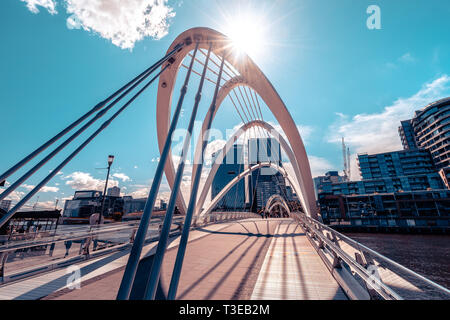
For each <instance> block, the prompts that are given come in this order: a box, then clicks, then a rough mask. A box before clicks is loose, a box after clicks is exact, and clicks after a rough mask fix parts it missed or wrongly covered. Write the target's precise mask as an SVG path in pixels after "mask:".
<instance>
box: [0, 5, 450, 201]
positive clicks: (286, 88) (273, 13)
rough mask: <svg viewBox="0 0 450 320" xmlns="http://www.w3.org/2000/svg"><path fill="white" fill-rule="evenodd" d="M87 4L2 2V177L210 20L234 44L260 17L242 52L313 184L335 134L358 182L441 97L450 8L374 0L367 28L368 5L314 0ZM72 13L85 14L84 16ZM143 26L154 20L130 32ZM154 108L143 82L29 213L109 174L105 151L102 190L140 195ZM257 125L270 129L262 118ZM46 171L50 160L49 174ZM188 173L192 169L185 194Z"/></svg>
mask: <svg viewBox="0 0 450 320" xmlns="http://www.w3.org/2000/svg"><path fill="white" fill-rule="evenodd" d="M100 2H102V1H100ZM83 3H85V2H83V1H76V0H72V1H66V0H46V1H43V0H10V1H3V2H2V3H1V4H0V19H1V21H2V22H1V23H2V28H1V30H0V35H1V36H2V39H3V47H4V48H5V50H3V51H2V52H1V53H0V70H2V77H1V78H0V86H1V87H2V88H3V89H2V91H1V92H0V98H1V101H2V106H1V111H2V120H3V121H2V125H3V126H2V129H3V130H2V132H3V135H2V137H3V141H2V150H3V152H2V157H1V158H0V171H2V172H3V171H5V170H6V169H8V168H9V167H10V166H11V165H13V164H14V163H16V162H17V161H18V160H20V159H21V158H22V157H23V156H25V155H26V154H27V153H29V152H30V151H31V150H33V149H34V148H36V147H37V146H39V145H40V144H42V142H43V141H45V140H46V139H48V138H50V137H51V136H53V135H54V134H55V133H57V132H58V131H59V130H61V128H63V127H64V126H65V125H67V124H68V123H69V122H70V121H72V120H73V119H74V118H76V117H77V116H79V115H81V114H82V113H83V112H85V111H87V110H88V109H89V108H91V107H92V106H94V105H95V104H96V103H98V102H99V101H101V100H102V99H103V98H105V97H106V96H107V95H109V94H110V93H111V92H113V91H114V90H115V89H117V88H119V87H120V86H121V85H122V84H123V83H125V82H126V81H128V80H129V79H131V78H132V77H133V76H135V75H136V74H138V73H140V72H141V71H142V70H143V69H144V68H145V67H147V66H148V65H150V64H151V63H152V62H154V61H156V60H157V59H158V58H159V57H160V56H161V55H162V54H163V53H164V52H166V50H167V48H168V46H169V45H170V43H171V42H172V41H173V39H174V38H175V37H176V36H177V35H178V34H179V33H181V32H183V31H184V30H186V29H188V28H191V27H195V26H206V27H211V28H214V29H217V30H218V31H221V32H224V33H226V34H229V35H230V36H233V35H234V36H236V30H237V31H239V30H242V28H244V27H247V28H252V25H248V24H239V22H242V21H238V20H239V19H240V20H245V19H246V18H248V17H250V18H253V19H256V20H257V22H258V23H259V24H260V25H261V24H264V23H265V22H270V23H265V26H264V28H262V27H261V30H259V33H258V34H259V36H261V38H263V39H266V40H267V41H266V42H267V43H266V47H265V48H262V49H261V48H260V50H254V51H255V52H253V50H252V52H249V54H250V55H251V56H252V58H253V59H254V60H255V62H256V63H257V64H258V65H259V66H260V68H261V70H262V71H263V72H264V73H265V74H266V75H267V77H268V78H269V79H270V81H271V82H272V84H273V85H274V87H275V88H276V90H277V91H278V92H279V93H280V96H281V98H282V99H283V100H284V102H285V103H286V105H287V106H288V109H289V111H290V113H291V114H292V117H293V119H294V120H295V121H296V123H297V125H298V128H299V131H300V134H301V135H302V138H303V140H304V142H305V145H306V149H307V152H308V155H309V159H310V163H311V169H312V174H313V176H317V175H323V174H324V173H325V172H326V171H330V170H338V171H339V172H342V170H343V164H342V163H343V159H342V152H341V138H342V137H345V140H346V143H347V144H348V145H349V147H350V150H351V153H352V155H351V160H352V161H351V165H352V170H351V171H352V178H353V179H357V178H359V177H358V175H359V170H358V169H357V166H356V154H357V153H361V152H367V153H380V152H389V151H395V150H399V149H401V146H402V143H401V140H400V138H399V136H398V131H397V129H398V127H399V126H400V121H403V120H407V119H411V118H412V117H413V116H414V112H415V111H416V110H420V109H422V108H423V107H425V106H426V105H428V104H429V103H431V102H434V101H436V100H439V99H441V98H445V97H448V96H450V43H449V42H448V40H447V38H448V35H447V33H448V30H449V29H450V28H449V27H450V22H449V21H448V16H449V14H450V3H448V1H433V2H432V3H426V2H424V1H419V0H416V1H395V2H392V1H386V0H380V1H376V4H377V5H378V6H379V7H380V9H381V13H382V15H381V19H382V28H381V29H380V30H370V29H368V28H367V26H366V20H367V18H368V17H369V15H368V14H367V13H366V9H367V7H368V6H369V5H372V4H374V3H373V1H365V0H363V1H359V2H358V3H357V4H355V3H354V2H353V1H350V0H347V1H340V2H339V3H334V2H332V3H327V4H326V5H324V4H323V3H318V2H317V1H312V0H305V1H287V0H286V1H277V2H276V3H275V4H274V2H273V1H227V2H226V3H224V2H220V1H206V0H193V1H189V2H186V1H184V2H183V1H159V2H153V1H146V0H139V1H134V2H122V3H121V10H120V12H119V13H114V12H115V11H114V10H113V6H114V4H117V3H118V0H110V2H109V4H110V6H103V7H101V6H96V5H94V4H89V5H87V4H84V5H85V6H86V7H83ZM125 3H126V4H125ZM146 4H152V5H151V6H150V7H148V8H150V9H151V10H143V9H142V8H144V7H145V5H146ZM194 8H195V9H197V8H200V10H194ZM82 12H88V13H90V14H89V15H88V16H89V18H86V15H83V14H82ZM115 14H119V15H120V19H118V18H117V17H116V16H115ZM233 17H239V19H235V20H233ZM145 18H149V20H148V21H150V23H148V24H147V25H145V27H144V28H140V27H142V25H141V24H140V22H142V21H145ZM125 22H129V23H128V24H127V23H125ZM234 22H236V25H233V23H234ZM419 22H420V23H419ZM230 25H232V26H233V28H230ZM240 26H241V29H239V28H240ZM132 30H141V31H136V32H135V31H132ZM253 31H255V30H253ZM190 103H191V102H189V104H187V105H186V106H185V108H190V106H189V105H190ZM155 104H156V90H155V89H154V88H153V89H152V90H150V91H149V92H148V93H146V94H145V95H144V96H143V97H142V98H140V99H139V100H138V101H136V103H135V105H134V106H133V109H132V110H129V111H127V113H124V114H123V115H122V116H121V117H120V118H118V119H117V123H115V124H114V125H112V126H111V128H108V130H107V131H105V132H104V133H103V134H102V135H101V136H99V137H98V139H97V140H96V141H95V143H93V144H92V145H91V146H90V147H88V148H87V149H86V150H85V151H83V152H82V153H81V154H80V156H79V157H78V158H77V159H76V160H74V161H73V162H72V163H71V164H69V165H68V166H67V167H66V168H64V170H63V171H62V172H61V173H59V174H58V175H57V177H55V179H53V180H52V181H51V182H50V183H49V184H48V185H47V186H46V187H44V188H43V189H42V190H41V192H40V193H39V194H38V196H39V199H38V198H37V197H34V198H33V199H32V200H31V201H30V202H29V205H33V204H35V203H38V204H39V206H42V207H54V206H55V199H58V200H59V201H58V206H59V207H63V205H64V201H63V200H64V199H68V198H71V197H72V196H73V193H74V192H75V190H83V189H86V190H100V191H102V190H103V187H104V179H105V174H106V173H105V171H104V170H100V169H97V168H103V167H105V166H106V160H107V155H108V154H114V155H115V156H116V160H115V163H114V165H113V167H112V173H111V180H110V182H109V187H113V186H118V187H120V188H121V192H122V194H124V195H131V196H133V197H135V198H144V197H146V196H147V194H148V190H149V187H150V185H151V181H152V180H151V179H152V177H153V175H154V171H155V169H156V164H157V162H158V157H159V150H158V148H157V146H156V143H155V141H156V129H155V127H156V116H155ZM203 110H204V109H203ZM221 116H222V119H223V121H220V122H217V121H216V122H215V123H214V124H213V127H215V128H216V129H217V130H218V131H221V132H223V133H225V132H226V130H227V129H232V128H236V127H238V126H240V123H241V121H240V120H239V119H237V118H231V117H230V116H228V115H227V114H226V112H225V111H224V113H223V114H221ZM265 118H266V120H267V121H268V122H270V123H271V124H272V125H273V126H276V125H277V123H276V120H275V119H274V117H273V116H272V115H271V114H269V112H266V113H265ZM187 121H188V119H187V117H183V119H182V121H181V123H180V127H181V128H184V127H186V126H187ZM224 138H225V135H224ZM224 138H223V139H224ZM223 139H217V140H216V141H214V142H213V143H212V144H211V146H210V147H209V150H208V153H209V154H211V153H212V152H214V151H217V150H218V149H219V148H221V147H222V146H223V144H224V140H223ZM175 160H176V159H175ZM56 163H57V162H51V165H50V166H49V167H48V170H51V168H52V167H54V165H55V164H56ZM191 171H192V167H191V166H189V165H188V166H187V168H186V174H185V176H186V178H185V179H184V182H185V187H184V189H183V192H186V189H188V187H187V186H188V185H189V182H190V180H189V179H190V174H191ZM16 177H17V175H14V176H13V177H12V181H13V180H14V178H16ZM37 182H38V179H37V178H33V179H30V180H29V181H27V182H26V184H24V185H23V186H22V187H21V188H19V189H18V190H17V191H16V192H15V193H14V194H12V195H11V197H10V198H9V199H11V200H13V202H14V201H17V200H18V199H20V198H21V197H22V196H23V195H24V194H25V193H26V192H27V191H29V190H31V189H32V188H33V186H34V185H35V184H36V183H37ZM1 190H4V189H1ZM1 190H0V191H1ZM169 191H170V189H169V187H168V185H167V183H166V182H165V181H163V185H162V189H161V198H163V199H167V198H168V195H169Z"/></svg>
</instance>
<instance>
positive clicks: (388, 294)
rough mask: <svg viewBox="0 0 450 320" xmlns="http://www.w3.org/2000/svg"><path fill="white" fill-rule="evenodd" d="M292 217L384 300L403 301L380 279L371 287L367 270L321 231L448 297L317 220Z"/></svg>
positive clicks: (441, 288) (412, 273)
mask: <svg viewBox="0 0 450 320" xmlns="http://www.w3.org/2000/svg"><path fill="white" fill-rule="evenodd" d="M293 215H294V217H296V218H297V219H298V220H300V221H301V222H303V223H304V225H305V226H307V227H308V229H309V231H311V233H313V236H317V237H318V238H319V240H320V241H322V243H324V244H326V246H327V248H329V249H330V250H331V251H332V252H333V253H335V254H336V255H337V257H338V258H340V259H342V260H343V261H344V262H346V263H347V264H348V265H349V266H350V267H351V268H352V269H353V270H354V271H355V272H356V273H357V274H358V276H360V277H361V278H362V279H363V281H364V282H365V283H366V285H367V286H368V287H370V288H371V289H373V290H375V291H376V292H377V293H378V294H380V296H382V297H383V298H385V299H390V298H394V299H397V300H399V299H403V297H401V296H400V295H399V294H398V293H397V292H395V291H394V290H393V289H392V288H390V287H389V286H388V285H386V284H385V283H383V281H382V280H381V279H376V285H377V286H378V287H376V286H373V285H372V283H371V281H373V280H375V279H373V277H372V275H371V274H370V273H369V272H368V270H367V269H366V268H365V266H363V265H361V264H360V263H359V262H358V261H357V260H355V259H354V258H352V257H351V256H350V255H349V254H348V253H347V252H345V251H344V250H343V249H342V248H340V247H339V245H337V244H336V243H334V242H333V241H332V240H330V239H329V238H328V237H327V236H325V234H324V233H323V231H325V230H326V231H328V232H329V233H330V234H331V235H332V236H333V237H334V238H335V239H337V240H343V241H344V242H345V243H347V244H349V245H350V246H351V247H352V248H353V249H355V250H356V251H360V252H362V250H364V251H366V252H367V253H369V254H371V255H372V256H373V257H377V258H379V259H380V260H381V261H384V262H387V263H389V264H390V265H392V266H394V267H395V268H398V269H400V270H401V271H404V272H405V273H407V274H409V275H412V276H414V277H416V278H418V279H420V280H422V281H424V282H425V283H426V284H428V285H430V286H431V287H433V288H434V289H438V290H439V291H440V292H441V293H445V294H447V295H449V296H450V290H448V289H447V288H445V287H443V286H441V285H439V284H437V283H435V282H433V281H431V280H429V279H427V278H426V277H424V276H421V275H420V274H418V273H416V272H414V271H412V270H410V269H408V268H406V267H404V266H402V265H401V264H399V263H397V262H395V261H393V260H391V259H389V258H387V257H385V256H383V255H381V254H380V253H378V252H376V251H374V250H372V249H370V248H368V247H367V246H364V245H362V244H360V243H358V242H357V241H355V240H353V239H351V238H349V237H347V236H345V235H343V234H341V233H339V232H337V231H336V230H334V229H332V228H330V227H328V226H326V225H324V224H323V223H321V222H319V221H317V220H314V219H311V218H310V217H307V216H305V215H304V214H301V213H294V214H293ZM305 231H306V230H305ZM308 236H309V235H308ZM390 271H391V270H390ZM399 276H400V275H399ZM400 278H402V277H401V276H400ZM368 279H370V281H368ZM381 289H382V290H381Z"/></svg>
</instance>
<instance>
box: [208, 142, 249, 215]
mask: <svg viewBox="0 0 450 320" xmlns="http://www.w3.org/2000/svg"><path fill="white" fill-rule="evenodd" d="M216 157H217V154H213V155H212V158H213V161H215V159H216ZM242 157H243V146H242V145H234V146H233V148H232V149H231V150H230V151H229V152H228V154H227V155H226V156H225V157H224V159H223V162H222V164H221V165H220V166H219V169H218V170H217V173H216V176H215V177H214V180H213V182H212V185H211V199H214V198H215V197H216V196H217V195H218V194H219V193H220V192H221V191H222V190H223V188H224V187H225V186H226V185H227V184H228V183H230V182H231V181H232V180H233V179H234V178H236V177H237V175H239V174H240V173H242V172H243V171H244V170H245V167H244V164H243V162H244V161H243V159H242ZM245 202H246V201H245V181H244V180H241V181H239V182H238V183H237V184H236V185H235V186H233V188H231V189H230V190H229V191H228V192H227V194H226V195H225V196H224V197H223V198H222V199H221V200H220V201H219V202H218V203H217V205H216V207H215V209H214V210H215V211H234V210H242V209H244V208H245Z"/></svg>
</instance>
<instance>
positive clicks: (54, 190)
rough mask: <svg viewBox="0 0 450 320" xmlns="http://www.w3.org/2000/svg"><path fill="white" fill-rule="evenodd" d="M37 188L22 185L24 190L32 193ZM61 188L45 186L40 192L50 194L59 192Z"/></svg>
mask: <svg viewBox="0 0 450 320" xmlns="http://www.w3.org/2000/svg"><path fill="white" fill-rule="evenodd" d="M35 187H36V186H33V185H29V184H24V185H22V188H24V189H26V190H27V191H31V190H33V189H34V188H35ZM58 191H59V188H58V187H48V186H44V187H42V188H41V190H39V192H44V193H48V192H58Z"/></svg>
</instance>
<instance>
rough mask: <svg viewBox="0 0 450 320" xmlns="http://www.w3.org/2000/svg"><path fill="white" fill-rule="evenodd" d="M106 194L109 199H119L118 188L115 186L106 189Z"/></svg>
mask: <svg viewBox="0 0 450 320" xmlns="http://www.w3.org/2000/svg"><path fill="white" fill-rule="evenodd" d="M106 194H107V195H108V196H110V197H120V188H119V187H115V186H114V187H111V188H108V192H107V193H106Z"/></svg>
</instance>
